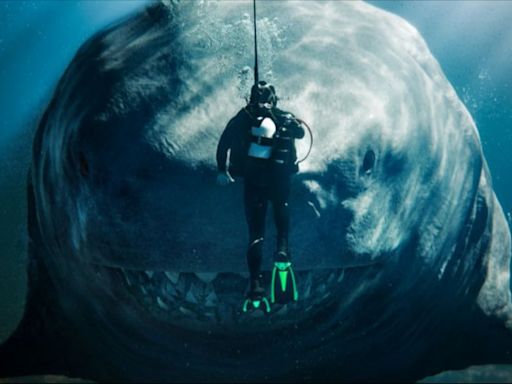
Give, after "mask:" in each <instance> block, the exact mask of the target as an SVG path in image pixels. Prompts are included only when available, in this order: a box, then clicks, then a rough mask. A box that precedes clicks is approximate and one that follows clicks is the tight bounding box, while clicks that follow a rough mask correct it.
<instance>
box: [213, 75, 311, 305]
mask: <svg viewBox="0 0 512 384" xmlns="http://www.w3.org/2000/svg"><path fill="white" fill-rule="evenodd" d="M277 100H278V98H277V95H276V92H275V89H274V87H273V86H272V85H270V84H268V83H266V82H265V81H258V82H257V83H256V84H254V85H253V86H252V88H251V96H250V100H249V103H248V104H247V106H245V107H244V108H242V109H241V110H240V111H239V112H238V113H237V114H236V116H235V117H233V118H232V119H231V120H230V121H229V122H228V124H227V126H226V128H225V129H224V131H223V133H222V135H221V137H220V140H219V143H218V146H217V156H216V157H217V169H218V175H217V183H218V184H219V185H223V186H225V185H229V184H231V183H233V182H234V179H233V177H243V178H244V206H245V218H246V221H247V226H248V229H249V245H248V249H247V264H248V267H249V274H250V285H249V291H248V293H247V300H246V302H245V304H244V311H246V308H247V305H248V304H252V306H253V307H254V308H258V307H259V305H260V302H261V301H263V302H264V303H265V305H266V306H267V312H268V311H269V310H270V307H269V304H268V300H266V298H265V289H264V288H263V286H262V281H261V263H262V251H263V241H264V238H265V217H266V212H267V206H268V203H269V202H270V203H272V207H273V213H274V223H275V227H276V232H277V244H276V245H277V247H276V252H275V256H274V262H275V266H274V271H273V272H272V284H271V290H272V291H271V300H272V302H275V301H276V292H277V294H278V296H279V297H277V301H278V302H281V303H284V302H288V301H291V300H297V292H296V285H295V278H294V276H293V272H292V270H291V261H290V260H291V259H290V250H289V247H288V234H289V227H290V207H289V196H290V187H291V179H292V176H293V175H294V174H295V173H297V172H298V170H299V166H298V164H297V155H296V149H295V139H301V138H303V137H304V128H303V126H302V124H301V122H300V121H299V120H298V119H297V118H295V116H293V115H292V114H291V113H289V112H285V111H283V110H280V109H278V108H277V107H276V105H277ZM228 152H229V161H228ZM287 272H291V273H289V275H291V277H290V278H288V279H287V277H286V276H287V275H286V274H287ZM283 278H284V282H283ZM287 284H288V285H290V284H293V286H292V287H291V288H290V289H287ZM275 285H277V286H278V287H282V288H281V289H278V290H277V291H275V290H274V286H275ZM290 295H291V296H290Z"/></svg>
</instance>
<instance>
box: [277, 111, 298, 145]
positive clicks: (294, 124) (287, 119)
mask: <svg viewBox="0 0 512 384" xmlns="http://www.w3.org/2000/svg"><path fill="white" fill-rule="evenodd" d="M277 111H278V115H279V117H280V120H281V124H280V126H281V127H280V128H281V130H283V131H285V132H286V133H287V136H290V137H293V138H294V139H302V138H303V137H304V134H305V132H304V127H303V126H302V124H301V123H300V121H299V120H297V118H296V117H295V116H294V115H293V114H292V113H289V112H284V111H281V110H277Z"/></svg>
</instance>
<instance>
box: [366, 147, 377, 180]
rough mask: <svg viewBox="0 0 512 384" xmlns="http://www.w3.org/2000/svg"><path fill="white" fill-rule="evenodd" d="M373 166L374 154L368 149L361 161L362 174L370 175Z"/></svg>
mask: <svg viewBox="0 0 512 384" xmlns="http://www.w3.org/2000/svg"><path fill="white" fill-rule="evenodd" d="M374 165H375V153H374V152H373V151H372V150H371V149H370V150H368V151H367V152H366V154H365V155H364V159H363V172H364V173H365V174H367V175H368V174H370V173H371V171H372V169H373V166H374Z"/></svg>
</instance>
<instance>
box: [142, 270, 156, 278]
mask: <svg viewBox="0 0 512 384" xmlns="http://www.w3.org/2000/svg"><path fill="white" fill-rule="evenodd" d="M144 273H145V274H146V275H147V277H149V278H150V279H152V278H153V275H154V274H155V272H153V271H144Z"/></svg>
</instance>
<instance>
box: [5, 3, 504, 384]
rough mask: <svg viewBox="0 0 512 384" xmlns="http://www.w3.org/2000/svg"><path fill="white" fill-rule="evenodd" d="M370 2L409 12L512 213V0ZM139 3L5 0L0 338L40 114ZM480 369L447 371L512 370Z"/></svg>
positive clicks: (19, 296) (16, 276)
mask: <svg viewBox="0 0 512 384" xmlns="http://www.w3.org/2000/svg"><path fill="white" fill-rule="evenodd" d="M370 3H372V4H374V5H376V6H378V7H380V8H383V9H386V10H388V11H390V12H393V13H396V14H397V15H400V16H401V17H404V18H405V19H406V20H408V21H409V22H410V23H412V24H413V25H414V26H415V27H416V28H417V29H418V30H419V32H420V33H421V34H422V36H423V37H424V38H425V40H426V41H427V43H428V45H429V47H430V49H431V51H432V53H433V55H434V56H435V57H436V58H437V60H438V61H439V63H440V65H441V67H442V68H443V70H444V72H445V74H446V76H447V78H448V79H449V80H450V82H451V83H452V84H453V86H454V88H455V90H456V91H457V93H458V95H459V97H460V98H461V99H462V100H463V102H464V103H465V104H466V106H467V108H468V110H469V111H470V113H471V114H472V116H473V118H474V120H475V122H476V124H477V126H478V129H479V132H480V136H481V140H482V145H483V149H484V154H485V157H486V159H487V161H488V164H489V167H490V170H491V174H492V178H493V183H494V190H495V191H496V194H497V196H498V199H499V200H500V202H501V204H502V206H503V209H504V211H505V213H507V214H508V215H510V212H511V211H512V181H511V180H510V177H509V175H510V169H511V168H512V157H511V156H510V155H509V150H508V149H509V148H510V147H511V146H512V77H511V76H510V68H512V26H511V23H510V20H511V19H512V2H506V1H504V2H502V1H499V2H493V1H485V2H479V1H467V2H466V1H454V2H450V1H444V2H439V1H433V2H430V1H422V2H398V1H370ZM141 6H142V3H138V2H135V1H128V2H122V1H113V2H99V1H98V2H95V1H89V2H81V3H80V2H74V1H73V2H72V1H70V2H60V1H38V2H37V1H27V2H25V1H2V2H0V149H1V150H2V156H1V157H0V185H1V186H2V189H1V192H0V196H1V202H2V205H1V209H0V250H1V253H0V254H1V262H2V267H1V268H0V303H1V307H2V309H1V310H0V341H1V340H4V339H5V338H6V337H7V336H8V335H9V334H10V332H11V331H12V330H13V328H14V327H15V326H16V324H17V322H18V321H19V318H20V316H21V313H22V310H23V298H24V294H25V289H26V288H25V285H26V276H25V272H24V268H25V249H26V230H25V215H26V202H25V180H26V175H27V170H28V167H29V163H30V157H31V152H30V151H31V137H32V134H33V130H34V128H35V126H36V123H37V120H38V119H39V116H40V114H41V112H42V110H43V108H44V106H45V103H46V101H47V100H48V98H49V95H50V94H51V92H52V89H53V87H54V86H55V83H56V81H57V79H58V77H59V75H60V74H61V72H62V71H63V69H64V68H65V66H66V64H67V63H68V61H69V60H70V59H71V57H72V55H73V54H74V52H75V50H76V49H77V48H78V47H79V46H80V44H81V43H82V42H84V41H85V40H86V39H87V38H88V37H89V36H90V35H91V34H92V33H94V31H96V30H98V29H99V28H101V27H103V26H105V25H107V24H108V23H110V22H111V21H113V20H115V19H117V18H118V17H123V16H124V15H126V14H128V13H130V12H131V11H132V10H133V9H134V8H139V7H141ZM50 19H51V23H50V22H49V20H50ZM484 371H485V374H486V375H487V376H482V375H483V373H482V371H478V372H477V373H474V372H473V375H472V376H471V375H470V376H468V375H466V376H456V375H455V376H450V375H451V374H450V373H446V374H445V376H444V378H445V380H457V377H458V380H463V381H470V380H473V379H474V378H482V377H485V378H486V380H487V381H489V380H492V379H493V378H494V379H495V380H501V381H510V378H511V375H510V373H509V369H508V368H506V367H505V368H503V367H490V368H487V369H486V370H484ZM446 375H448V376H446ZM479 375H480V376H479ZM493 375H494V376H493Z"/></svg>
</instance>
